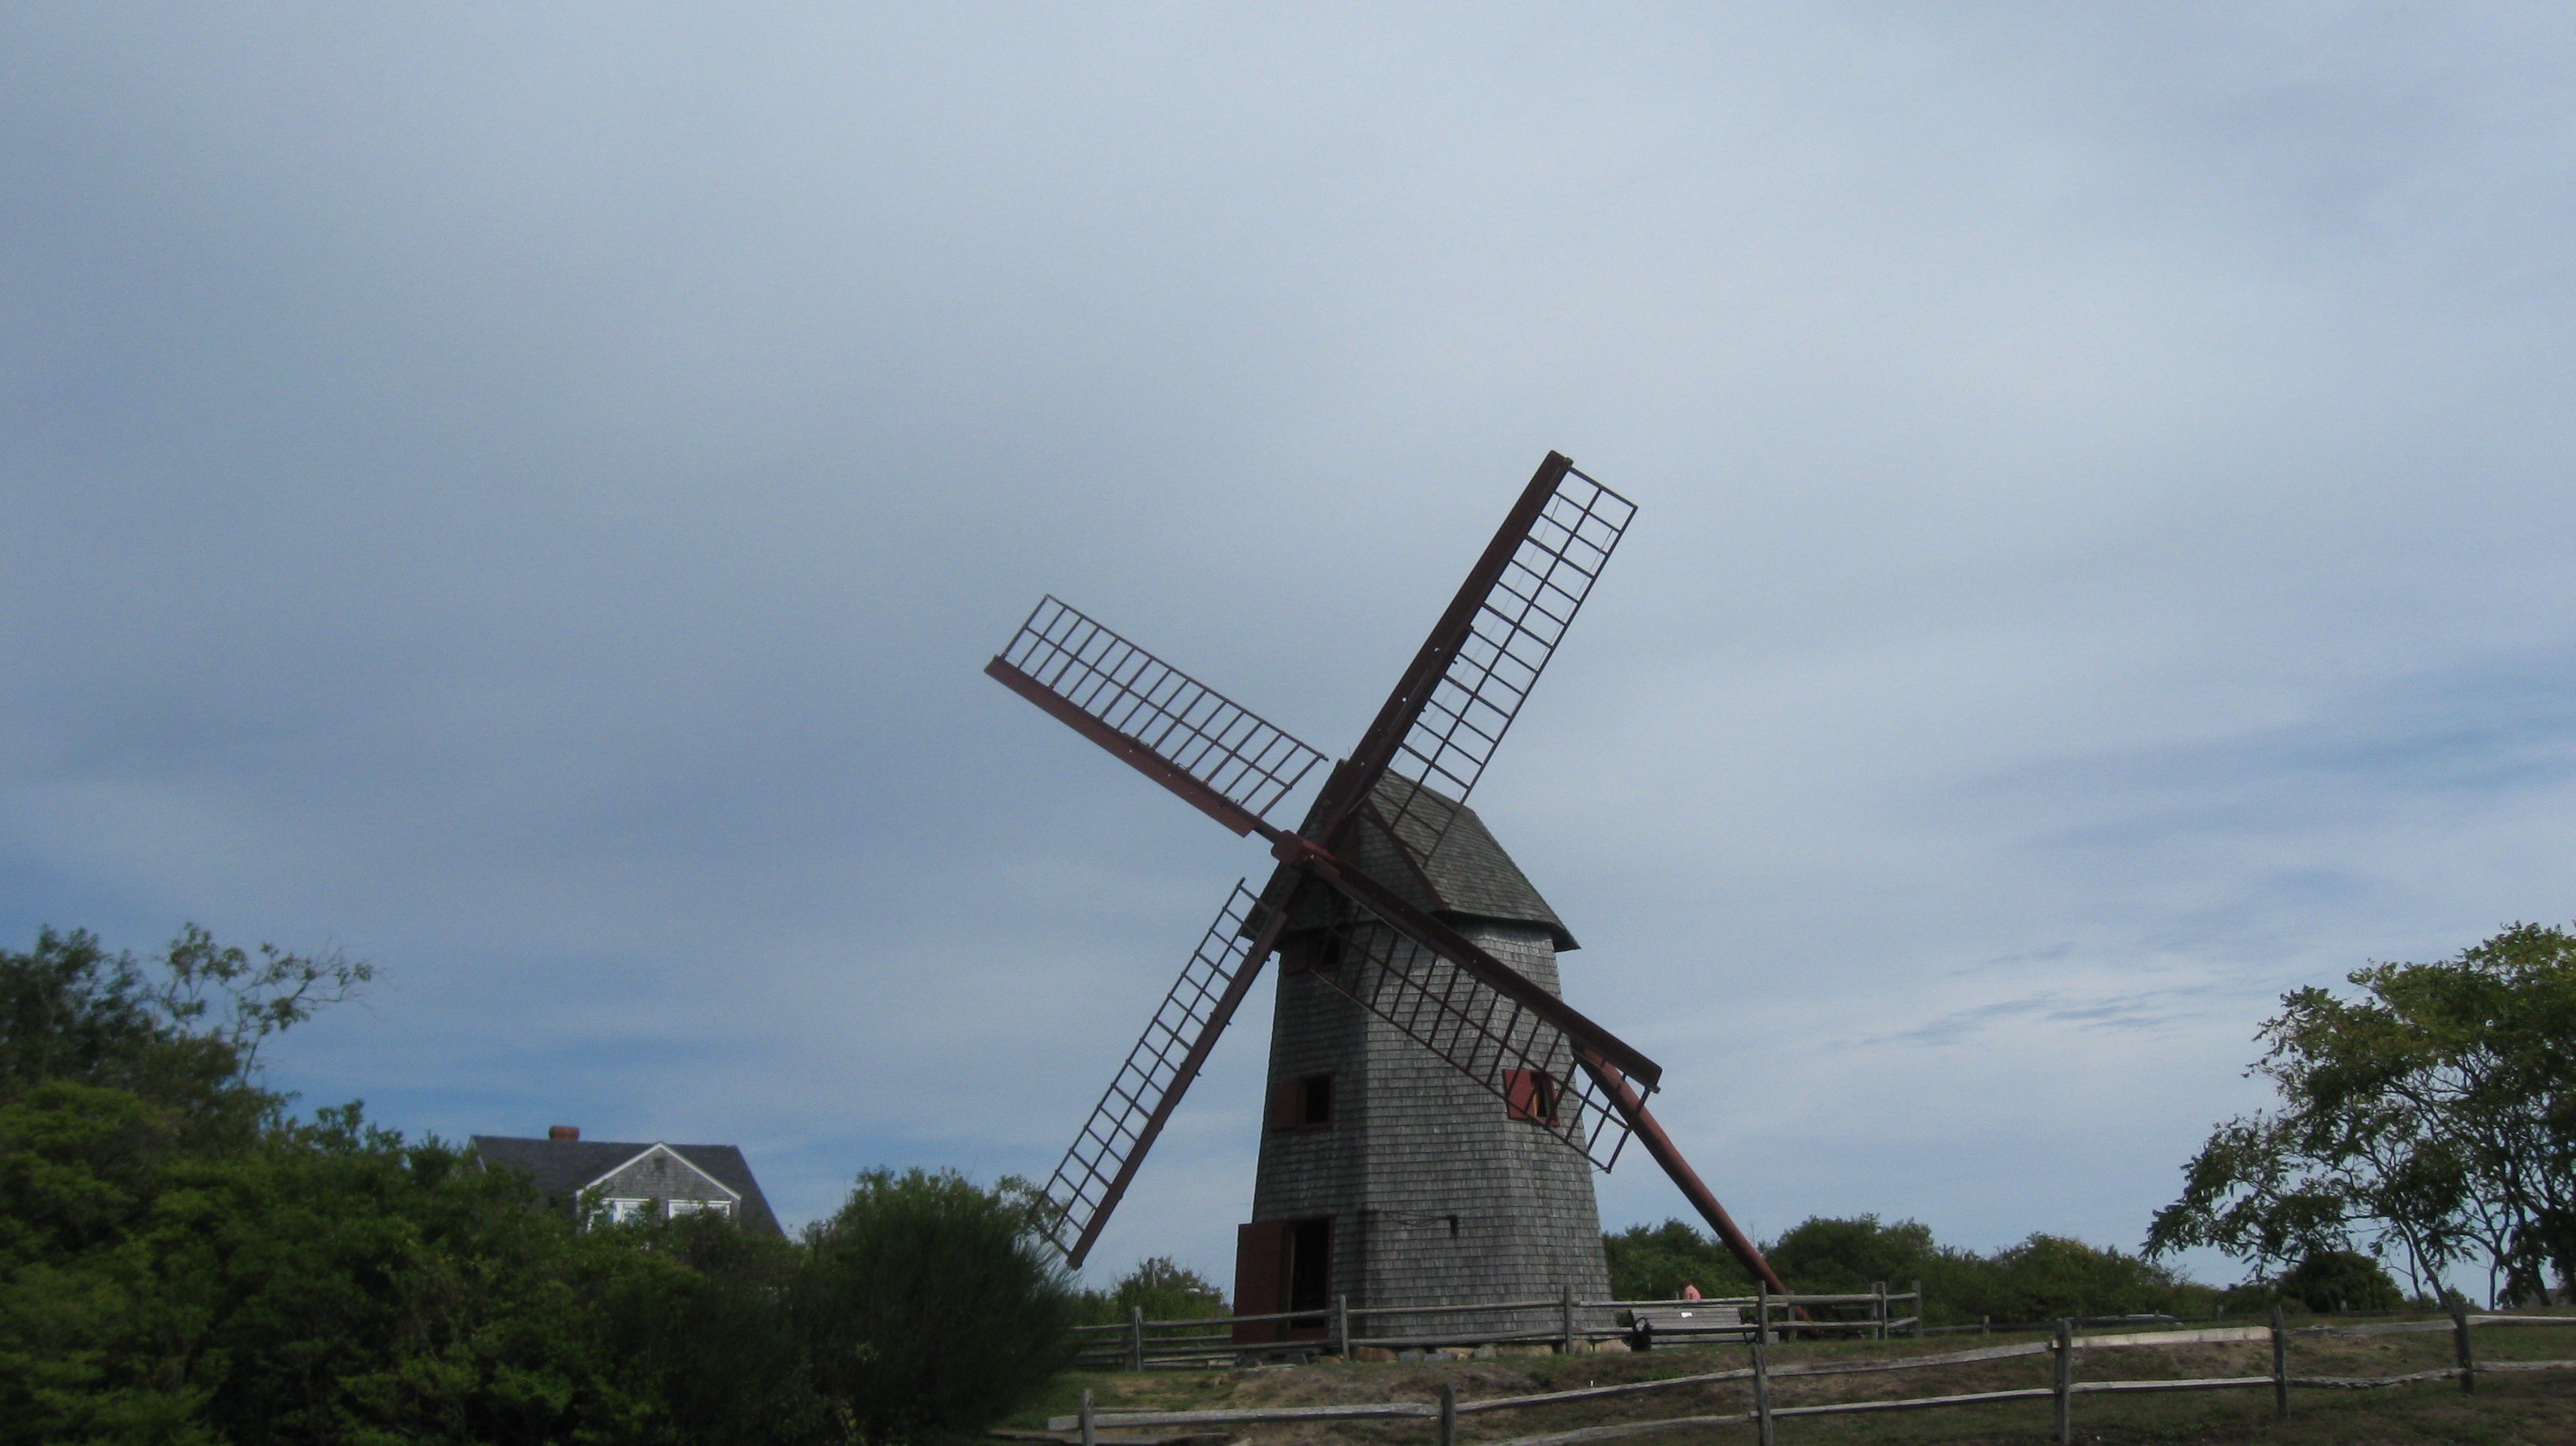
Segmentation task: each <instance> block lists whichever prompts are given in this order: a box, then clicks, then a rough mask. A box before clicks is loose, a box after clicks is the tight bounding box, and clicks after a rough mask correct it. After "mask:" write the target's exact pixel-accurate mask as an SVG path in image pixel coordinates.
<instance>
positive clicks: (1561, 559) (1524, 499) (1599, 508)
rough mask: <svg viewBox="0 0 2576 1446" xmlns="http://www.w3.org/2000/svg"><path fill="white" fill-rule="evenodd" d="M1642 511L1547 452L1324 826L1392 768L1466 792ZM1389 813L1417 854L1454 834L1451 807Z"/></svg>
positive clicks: (1381, 721) (1345, 814)
mask: <svg viewBox="0 0 2576 1446" xmlns="http://www.w3.org/2000/svg"><path fill="white" fill-rule="evenodd" d="M1636 512H1637V508H1636V504H1634V503H1632V502H1630V501H1629V500H1628V499H1627V498H1625V497H1622V496H1620V495H1619V494H1618V493H1616V492H1613V491H1611V490H1610V489H1609V488H1607V487H1604V486H1602V485H1601V484H1600V483H1599V482H1596V481H1594V480H1593V479H1592V478H1590V477H1587V476H1585V475H1584V474H1583V473H1581V472H1579V471H1576V470H1575V467H1574V464H1573V463H1572V462H1571V461H1569V460H1568V459H1566V458H1565V457H1563V456H1561V455H1559V454H1557V453H1554V452H1550V453H1548V454H1547V460H1546V461H1545V462H1543V463H1541V464H1539V469H1538V472H1537V474H1536V475H1535V476H1533V477H1532V478H1531V479H1530V483H1529V486H1528V487H1527V488H1525V489H1524V490H1523V491H1522V493H1521V498H1520V501H1519V502H1518V503H1517V504H1515V505H1514V506H1513V508H1512V510H1511V511H1510V512H1509V513H1508V514H1506V515H1505V516H1504V518H1503V525H1502V527H1501V528H1500V529H1499V530H1498V531H1496V532H1495V534H1494V538H1493V541H1492V542H1490V543H1488V544H1487V545H1486V548H1485V553H1484V555H1483V556H1482V557H1481V558H1479V559H1478V560H1477V563H1476V566H1475V567H1474V569H1473V570H1471V571H1470V572H1469V573H1468V574H1467V580H1466V582H1465V583H1464V584H1463V585H1462V586H1460V588H1459V589H1458V594H1457V596H1456V597H1455V598H1453V599H1451V601H1450V604H1449V610H1448V611H1447V612H1445V613H1443V614H1442V615H1441V618H1440V621H1439V622H1438V624H1436V625H1435V626H1434V627H1433V628H1432V630H1431V636H1430V637H1428V638H1426V639H1424V641H1423V644H1422V650H1421V651H1420V652H1419V653H1417V654H1415V656H1414V660H1413V665H1412V666H1411V667H1410V668H1408V669H1406V671H1405V675H1404V678H1403V679H1402V680H1401V681H1399V682H1398V683H1397V684H1396V687H1395V691H1394V692H1393V693H1392V694H1390V695H1389V696H1388V698H1387V701H1386V704H1385V706H1384V707H1383V708H1381V709H1380V710H1379V712H1378V716H1377V719H1376V721H1375V722H1373V723H1371V724H1370V725H1369V731H1368V732H1367V734H1365V735H1364V736H1363V737H1362V738H1361V739H1360V743H1359V746H1358V747H1356V748H1354V749H1352V750H1351V761H1350V763H1349V765H1348V766H1346V767H1345V768H1344V769H1343V770H1341V771H1340V774H1339V775H1338V776H1336V777H1335V778H1334V779H1333V780H1332V782H1331V783H1330V784H1329V785H1328V786H1327V788H1326V798H1325V803H1326V805H1327V813H1328V817H1327V821H1326V829H1327V832H1326V833H1325V834H1324V835H1322V837H1323V838H1325V839H1326V840H1328V841H1329V840H1330V839H1331V837H1332V836H1333V833H1334V832H1335V831H1337V830H1338V829H1339V827H1340V826H1341V824H1343V823H1344V822H1345V821H1347V819H1348V818H1349V816H1350V814H1351V812H1352V811H1353V810H1355V809H1357V808H1358V807H1360V806H1361V804H1362V803H1363V802H1364V801H1365V800H1366V799H1368V798H1369V796H1370V795H1371V794H1372V793H1373V792H1374V791H1375V789H1376V787H1377V784H1378V781H1379V779H1380V778H1381V777H1382V776H1384V775H1385V774H1387V773H1389V772H1392V773H1394V774H1396V775H1397V776H1399V777H1402V778H1405V779H1407V780H1410V781H1411V782H1413V783H1416V784H1420V785H1422V787H1423V789H1424V790H1427V791H1429V792H1430V793H1432V794H1434V795H1445V796H1446V798H1447V799H1448V800H1450V801H1452V802H1456V801H1463V800H1464V799H1465V798H1466V797H1467V794H1468V792H1469V791H1470V790H1471V789H1473V788H1474V787H1475V786H1476V781H1477V780H1478V779H1479V778H1482V777H1483V776H1484V772H1485V765H1486V764H1487V763H1489V762H1491V761H1492V759H1493V756H1494V750H1495V749H1496V748H1497V747H1498V746H1500V745H1501V743H1502V741H1503V734H1504V732H1505V731H1506V730H1508V729H1509V728H1510V727H1511V725H1512V720H1513V719H1514V718H1515V717H1518V716H1519V714H1520V710H1521V705H1522V704H1523V703H1524V702H1527V701H1528V699H1529V694H1530V690H1531V689H1532V688H1533V687H1536V686H1537V684H1538V679H1539V674H1540V673H1542V672H1544V671H1545V670H1546V668H1547V663H1548V659H1549V658H1550V657H1552V656H1554V654H1555V652H1556V645H1557V644H1558V643H1559V642H1560V641H1562V640H1563V638H1564V637H1565V630H1566V628H1567V626H1569V625H1570V624H1572V623H1573V621H1574V615H1575V613H1576V611H1577V610H1578V609H1580V608H1581V607H1582V606H1583V600H1584V598H1585V597H1587V596H1589V595H1590V593H1591V591H1592V584H1593V581H1594V580H1595V579H1597V578H1598V577H1600V575H1601V570H1602V569H1603V568H1604V567H1606V566H1608V565H1609V562H1610V553H1611V550H1612V549H1613V548H1615V547H1617V546H1618V545H1619V538H1620V536H1621V535H1622V534H1623V533H1625V532H1626V531H1627V528H1628V522H1629V519H1630V518H1632V517H1634V516H1635V515H1636ZM1416 796H1420V795H1418V794H1417V795H1416ZM1390 822H1391V823H1393V824H1395V825H1396V826H1397V828H1398V830H1399V833H1400V836H1401V837H1403V839H1404V840H1405V847H1406V848H1407V849H1408V850H1409V851H1413V852H1415V854H1416V857H1417V860H1420V859H1428V858H1429V857H1430V856H1431V854H1432V853H1435V852H1437V851H1438V849H1439V847H1440V844H1441V841H1442V839H1443V838H1444V837H1445V836H1446V834H1447V827H1446V819H1440V820H1422V821H1420V822H1421V825H1422V826H1420V827H1407V826H1406V825H1408V824H1413V823H1415V822H1417V821H1416V820H1414V819H1412V818H1411V817H1409V816H1407V815H1406V814H1405V813H1403V812H1402V811H1401V810H1399V813H1398V816H1396V817H1395V818H1393V819H1391V820H1390Z"/></svg>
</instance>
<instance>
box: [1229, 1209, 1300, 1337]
mask: <svg viewBox="0 0 2576 1446" xmlns="http://www.w3.org/2000/svg"><path fill="white" fill-rule="evenodd" d="M1288 1226H1289V1222H1288V1221H1285V1220H1255V1221H1253V1222H1252V1223H1251V1224H1249V1225H1238V1226H1236V1227H1234V1313H1235V1314H1236V1315H1272V1314H1275V1313H1277V1312H1278V1310H1279V1309H1280V1306H1281V1304H1282V1302H1281V1301H1280V1299H1279V1294H1280V1291H1279V1287H1280V1283H1281V1273H1282V1270H1283V1267H1285V1266H1286V1264H1287V1261H1286V1259H1285V1255H1286V1251H1287V1243H1288ZM1279 1326H1280V1322H1278V1321H1275V1320H1265V1321H1251V1322H1246V1323H1244V1324H1241V1325H1237V1326H1236V1327H1235V1328H1234V1343H1235V1344H1236V1345H1239V1346H1257V1345H1262V1344H1265V1343H1267V1342H1270V1341H1275V1340H1277V1339H1279Z"/></svg>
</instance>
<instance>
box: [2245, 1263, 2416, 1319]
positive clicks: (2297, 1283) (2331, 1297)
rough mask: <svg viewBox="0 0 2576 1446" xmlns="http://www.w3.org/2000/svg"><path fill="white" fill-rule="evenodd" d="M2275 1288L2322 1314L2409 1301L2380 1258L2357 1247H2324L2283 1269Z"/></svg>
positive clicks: (2389, 1306) (2393, 1306)
mask: <svg viewBox="0 0 2576 1446" xmlns="http://www.w3.org/2000/svg"><path fill="white" fill-rule="evenodd" d="M2274 1289H2275V1290H2276V1291H2277V1292H2278V1293H2279V1295H2280V1296H2281V1297H2282V1298H2283V1299H2284V1300H2285V1301H2290V1302H2295V1303H2297V1304H2300V1305H2304V1306H2306V1307H2307V1308H2308V1309H2310V1310H2312V1311H2315V1312H2317V1313H2319V1314H2320V1315H2322V1314H2324V1313H2326V1312H2329V1311H2337V1310H2396V1309H2397V1308H2399V1307H2400V1306H2403V1305H2404V1304H2406V1292H2404V1291H2402V1290H2399V1289H2398V1288H2397V1282H2396V1281H2395V1280H2393V1279H2391V1278H2390V1277H2389V1274H2388V1272H2387V1271H2386V1270H2385V1269H2383V1268H2381V1266H2380V1264H2379V1262H2378V1261H2376V1260H2373V1259H2371V1258H2370V1257H2369V1256H2367V1255H2364V1254H2362V1253H2361V1252H2360V1251H2358V1250H2321V1251H2318V1252H2317V1253H2315V1254H2313V1255H2310V1256H2309V1257H2308V1258H2307V1259H2305V1260H2302V1261H2300V1262H2299V1263H2298V1264H2297V1265H2295V1266H2292V1267H2291V1268H2290V1269H2288V1270H2286V1271H2284V1272H2282V1273H2281V1276H2280V1278H2279V1279H2278V1280H2276V1281H2275V1282H2274Z"/></svg>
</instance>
